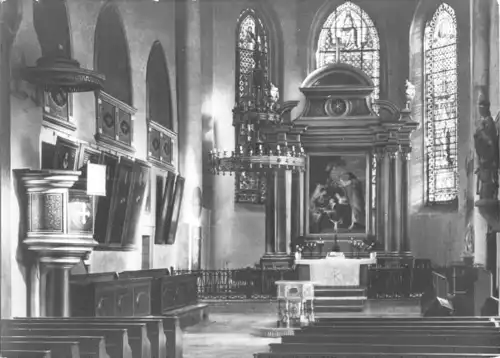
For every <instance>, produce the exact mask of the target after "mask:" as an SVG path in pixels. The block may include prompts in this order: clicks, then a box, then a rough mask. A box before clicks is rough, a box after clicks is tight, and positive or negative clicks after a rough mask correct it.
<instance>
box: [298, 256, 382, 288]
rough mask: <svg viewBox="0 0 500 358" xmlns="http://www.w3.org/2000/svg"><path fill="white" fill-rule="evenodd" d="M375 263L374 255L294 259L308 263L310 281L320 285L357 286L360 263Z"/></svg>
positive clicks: (303, 263) (302, 263)
mask: <svg viewBox="0 0 500 358" xmlns="http://www.w3.org/2000/svg"><path fill="white" fill-rule="evenodd" d="M376 263H377V259H376V258H375V257H372V258H364V259H346V258H340V257H335V258H328V257H327V258H325V259H320V260H296V261H295V264H296V265H308V266H309V275H310V278H309V279H310V281H312V282H314V284H315V285H321V286H359V277H360V267H361V265H373V264H376Z"/></svg>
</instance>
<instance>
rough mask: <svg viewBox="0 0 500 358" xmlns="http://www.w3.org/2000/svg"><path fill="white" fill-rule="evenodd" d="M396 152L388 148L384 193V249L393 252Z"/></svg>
mask: <svg viewBox="0 0 500 358" xmlns="http://www.w3.org/2000/svg"><path fill="white" fill-rule="evenodd" d="M397 159H398V156H397V152H396V151H394V150H392V149H391V150H390V151H389V152H388V163H389V168H388V180H387V185H388V190H387V194H386V197H387V199H386V203H387V209H386V211H387V214H388V215H387V221H386V222H387V229H386V232H385V251H387V252H393V251H394V249H395V238H396V235H397V232H395V220H394V218H395V216H396V208H395V202H396V190H395V189H394V188H395V186H396V185H397V184H396V168H397Z"/></svg>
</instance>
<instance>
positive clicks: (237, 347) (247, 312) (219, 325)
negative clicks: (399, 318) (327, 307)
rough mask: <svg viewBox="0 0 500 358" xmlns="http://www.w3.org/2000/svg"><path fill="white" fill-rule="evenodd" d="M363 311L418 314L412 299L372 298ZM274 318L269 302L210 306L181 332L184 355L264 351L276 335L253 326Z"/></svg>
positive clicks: (234, 356)
mask: <svg viewBox="0 0 500 358" xmlns="http://www.w3.org/2000/svg"><path fill="white" fill-rule="evenodd" d="M367 306H368V307H367V312H365V313H358V315H374V316H387V315H405V316H415V315H418V301H416V302H406V303H404V302H401V301H400V302H397V301H392V302H384V304H380V303H375V302H372V303H370V304H369V305H367ZM275 322H276V307H275V305H274V304H269V303H234V304H227V305H221V304H219V305H217V306H212V307H211V312H210V318H209V320H208V321H207V322H204V323H201V324H199V325H197V326H194V327H189V328H188V329H187V330H186V331H185V332H184V357H185V358H252V357H253V353H257V352H267V351H268V344H269V343H279V342H280V341H281V339H279V338H262V337H257V336H254V335H252V333H253V329H254V328H255V327H271V326H273V324H275Z"/></svg>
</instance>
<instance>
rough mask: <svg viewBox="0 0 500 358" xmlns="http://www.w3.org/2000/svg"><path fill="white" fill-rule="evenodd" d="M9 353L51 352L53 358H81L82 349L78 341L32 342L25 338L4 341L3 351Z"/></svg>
mask: <svg viewBox="0 0 500 358" xmlns="http://www.w3.org/2000/svg"><path fill="white" fill-rule="evenodd" d="M3 349H5V350H7V351H20V350H25V349H27V350H30V351H50V353H51V355H52V358H80V357H81V355H80V347H79V343H78V341H77V340H73V341H68V342H56V341H51V340H50V339H48V340H38V339H37V340H32V339H27V338H24V340H18V341H4V340H3V339H2V350H3Z"/></svg>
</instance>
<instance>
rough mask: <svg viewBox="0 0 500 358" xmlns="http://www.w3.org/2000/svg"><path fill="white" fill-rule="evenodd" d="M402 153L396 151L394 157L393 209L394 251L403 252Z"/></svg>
mask: <svg viewBox="0 0 500 358" xmlns="http://www.w3.org/2000/svg"><path fill="white" fill-rule="evenodd" d="M402 161H403V158H402V153H401V152H400V151H398V152H396V153H395V159H394V162H395V163H394V164H395V168H394V185H393V187H392V190H393V193H392V195H393V204H392V206H393V210H392V220H393V221H392V230H393V231H392V245H393V246H392V251H393V252H397V253H398V254H399V253H400V252H401V230H402V227H403V224H402V221H403V212H402V211H403V202H402V194H403V193H402V186H403V185H402V184H403V167H402Z"/></svg>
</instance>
